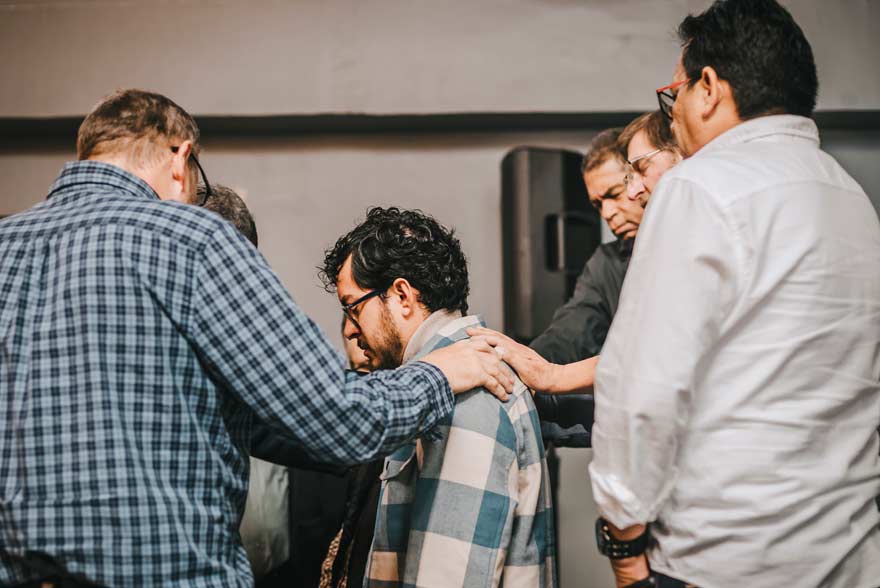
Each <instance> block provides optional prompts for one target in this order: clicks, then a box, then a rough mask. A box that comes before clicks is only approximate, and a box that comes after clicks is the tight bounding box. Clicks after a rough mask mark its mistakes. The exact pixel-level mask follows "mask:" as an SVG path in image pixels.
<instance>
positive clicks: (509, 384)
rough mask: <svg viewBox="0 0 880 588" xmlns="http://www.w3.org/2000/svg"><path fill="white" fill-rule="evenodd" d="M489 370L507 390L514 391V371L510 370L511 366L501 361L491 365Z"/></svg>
mask: <svg viewBox="0 0 880 588" xmlns="http://www.w3.org/2000/svg"><path fill="white" fill-rule="evenodd" d="M487 371H488V372H489V375H490V376H491V377H492V378H495V380H496V381H498V383H499V384H501V385H502V386H503V387H504V389H505V390H507V391H508V392H513V387H514V378H513V373H512V372H511V371H510V368H508V367H507V365H506V364H504V363H501V362H497V363H493V364H492V365H491V367H490V368H488V369H487Z"/></svg>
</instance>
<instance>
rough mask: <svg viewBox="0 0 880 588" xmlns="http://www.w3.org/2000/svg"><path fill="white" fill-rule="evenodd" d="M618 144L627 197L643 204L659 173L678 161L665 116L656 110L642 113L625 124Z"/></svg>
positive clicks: (675, 144)
mask: <svg viewBox="0 0 880 588" xmlns="http://www.w3.org/2000/svg"><path fill="white" fill-rule="evenodd" d="M618 144H619V146H620V150H621V152H622V153H624V154H625V155H626V176H625V177H624V183H625V184H626V192H627V197H628V198H629V199H630V200H638V201H639V203H641V205H642V206H647V205H648V200H649V199H650V198H651V194H652V193H653V191H654V188H655V187H656V186H657V184H658V183H659V182H660V178H662V177H663V174H665V173H666V172H667V171H669V170H670V169H672V168H673V167H674V166H675V165H676V164H677V163H678V162H680V161H681V152H680V151H679V149H678V144H677V143H676V142H675V137H674V136H673V134H672V129H671V128H670V125H669V119H668V118H667V117H666V116H665V115H664V114H663V112H662V111H660V110H655V111H654V112H648V113H645V114H643V115H641V116H640V117H638V118H637V119H635V120H634V121H632V122H631V123H629V124H628V125H627V126H626V128H625V129H624V130H623V133H621V134H620V139H619V140H618Z"/></svg>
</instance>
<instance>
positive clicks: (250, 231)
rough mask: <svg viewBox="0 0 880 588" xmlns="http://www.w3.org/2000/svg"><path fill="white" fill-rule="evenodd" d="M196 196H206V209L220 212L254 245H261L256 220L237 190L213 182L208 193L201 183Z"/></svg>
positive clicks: (199, 197)
mask: <svg viewBox="0 0 880 588" xmlns="http://www.w3.org/2000/svg"><path fill="white" fill-rule="evenodd" d="M196 196H197V197H198V198H197V199H202V198H204V199H205V204H204V207H205V208H206V209H208V210H210V211H211V212H215V213H217V214H219V215H220V216H222V217H223V218H224V219H226V220H227V221H229V222H230V223H232V225H233V226H234V227H235V228H236V229H238V232H239V233H241V234H242V235H244V237H245V239H247V240H248V241H250V242H251V243H252V244H253V246H254V247H257V246H258V245H259V240H258V238H257V223H255V222H254V217H253V215H252V214H251V211H250V210H248V207H247V204H245V203H244V200H243V199H242V197H241V196H239V195H238V194H237V193H236V192H235V190H233V189H232V188H229V187H227V186H223V185H222V184H212V185H211V194H210V195H208V194H207V189H206V188H205V185H204V184H199V185H198V187H197V188H196Z"/></svg>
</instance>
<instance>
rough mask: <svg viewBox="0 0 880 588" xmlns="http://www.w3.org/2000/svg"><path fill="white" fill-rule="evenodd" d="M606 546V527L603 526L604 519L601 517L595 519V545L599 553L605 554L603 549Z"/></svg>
mask: <svg viewBox="0 0 880 588" xmlns="http://www.w3.org/2000/svg"><path fill="white" fill-rule="evenodd" d="M607 546H608V536H607V529H606V527H605V521H603V520H602V519H596V547H598V548H599V553H601V554H602V555H605V550H606V549H607Z"/></svg>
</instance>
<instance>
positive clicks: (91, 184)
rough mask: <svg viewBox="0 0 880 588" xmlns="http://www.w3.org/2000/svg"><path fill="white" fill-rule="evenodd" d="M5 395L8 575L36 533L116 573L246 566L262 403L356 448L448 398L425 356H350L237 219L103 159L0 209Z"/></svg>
mask: <svg viewBox="0 0 880 588" xmlns="http://www.w3.org/2000/svg"><path fill="white" fill-rule="evenodd" d="M0 399H2V400H0V422H2V430H0V585H8V584H10V583H14V582H16V581H21V580H24V579H27V578H29V577H30V576H31V574H30V572H29V571H28V569H27V566H26V564H25V559H26V558H25V553H26V552H41V553H44V554H48V555H49V556H51V557H53V558H55V560H57V561H58V562H59V563H61V564H62V565H64V566H66V567H67V569H68V570H70V571H72V572H78V573H82V574H85V575H87V576H88V577H90V578H92V579H93V580H95V581H97V582H100V583H102V584H105V585H107V586H113V587H119V586H159V585H163V586H218V587H219V586H223V587H229V586H249V585H251V584H252V582H253V580H252V576H251V572H250V569H249V566H248V561H247V558H246V557H245V552H244V549H243V548H242V546H241V542H240V540H239V536H238V525H239V519H240V515H241V511H242V508H243V505H244V500H245V493H246V490H247V477H248V471H247V459H246V456H245V455H243V453H244V452H243V449H244V448H245V447H247V441H248V438H249V435H250V427H251V422H252V420H253V419H254V418H260V419H262V420H263V421H265V422H267V423H270V424H273V425H275V426H277V427H278V428H279V429H280V430H282V431H285V432H287V433H288V434H290V435H293V436H294V438H296V439H297V440H298V441H299V442H301V443H302V444H303V446H304V447H306V449H307V450H309V451H310V452H311V453H312V454H313V455H314V456H315V457H318V458H322V459H324V460H327V461H336V462H341V463H351V462H357V461H368V460H371V459H375V457H376V456H377V455H381V454H387V453H389V452H391V451H392V450H393V449H394V448H395V447H397V446H399V445H400V444H401V443H403V442H405V441H407V440H409V439H411V438H412V437H414V436H415V435H417V434H419V432H420V431H423V430H426V429H430V428H431V427H432V426H434V424H435V423H437V422H438V421H439V420H440V419H442V418H443V417H444V416H446V415H447V414H449V413H450V411H451V410H452V402H453V401H452V394H451V390H450V389H449V385H448V383H447V381H446V379H445V378H444V377H443V375H442V373H441V372H440V371H439V370H437V369H436V368H435V367H433V366H430V365H428V364H426V363H416V364H412V365H410V366H407V367H405V368H402V369H400V370H396V371H393V372H390V371H389V372H379V373H376V374H373V375H371V376H367V377H357V376H355V375H354V374H353V373H347V372H346V371H345V369H344V363H343V360H342V358H341V357H340V356H339V355H338V354H337V353H336V352H335V351H334V350H333V349H332V347H331V346H330V345H329V344H328V342H327V341H326V339H325V337H324V335H323V334H322V333H321V331H320V330H319V329H318V327H317V326H316V325H315V324H314V323H312V321H310V320H309V319H308V318H307V317H306V316H305V315H304V314H303V313H302V311H301V310H300V309H299V308H298V307H297V306H296V304H295V303H294V302H293V300H292V299H291V298H290V295H289V294H288V293H287V292H286V291H285V289H284V288H283V287H282V285H281V283H280V282H279V281H278V278H277V277H276V276H275V274H274V273H273V272H272V270H270V269H269V267H268V265H267V264H266V262H265V260H264V259H263V258H262V256H261V255H260V254H259V253H258V252H257V251H256V250H255V249H254V248H253V247H251V245H250V244H249V243H248V242H247V241H246V240H245V239H243V238H242V237H241V236H240V235H239V234H238V232H237V231H236V230H235V229H234V228H233V227H232V226H231V225H230V224H228V223H226V222H225V221H223V220H222V219H220V217H218V216H215V215H214V214H213V213H210V212H208V211H205V210H202V209H199V208H197V207H193V206H186V205H182V204H178V203H173V202H163V201H160V200H159V199H158V198H157V196H156V194H155V192H154V191H153V190H152V189H151V188H150V187H149V186H148V185H147V184H146V183H145V182H143V181H141V180H140V179H138V178H136V177H135V176H133V175H131V174H129V173H127V172H125V171H123V170H121V169H120V168H117V167H115V166H112V165H108V164H103V163H98V162H78V163H71V164H68V165H67V166H66V167H65V169H64V171H63V172H62V174H61V176H60V177H59V178H58V180H57V181H56V183H55V185H54V186H53V187H52V190H51V192H50V194H49V197H48V199H47V200H46V201H45V202H43V203H41V204H39V205H38V206H36V207H34V208H32V209H30V210H28V211H26V212H24V213H22V214H19V215H16V216H13V217H10V218H7V219H5V220H3V221H2V222H0Z"/></svg>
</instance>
